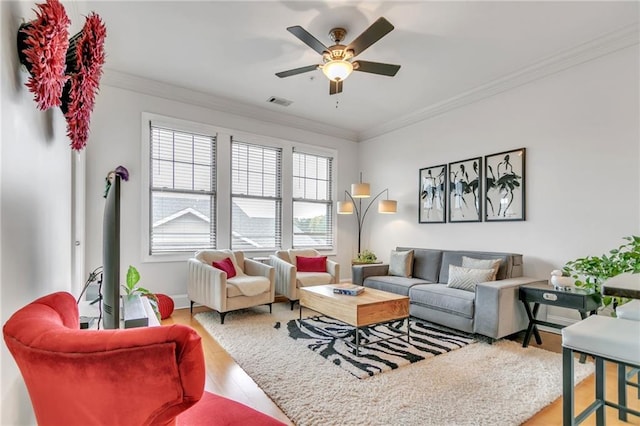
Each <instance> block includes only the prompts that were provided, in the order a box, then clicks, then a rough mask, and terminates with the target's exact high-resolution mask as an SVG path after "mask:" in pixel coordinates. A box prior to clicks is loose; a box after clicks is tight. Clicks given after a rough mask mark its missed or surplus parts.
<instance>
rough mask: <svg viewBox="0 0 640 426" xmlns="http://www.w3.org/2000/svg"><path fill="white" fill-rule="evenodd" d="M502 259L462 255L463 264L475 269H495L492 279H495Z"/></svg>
mask: <svg viewBox="0 0 640 426" xmlns="http://www.w3.org/2000/svg"><path fill="white" fill-rule="evenodd" d="M501 262H502V260H501V259H474V258H472V257H467V256H462V266H463V267H465V268H473V269H493V277H491V280H490V281H495V280H496V276H497V275H498V269H500V263H501Z"/></svg>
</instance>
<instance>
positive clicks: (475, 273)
mask: <svg viewBox="0 0 640 426" xmlns="http://www.w3.org/2000/svg"><path fill="white" fill-rule="evenodd" d="M492 276H493V269H473V268H464V267H462V266H455V265H449V282H448V283H447V287H451V288H457V289H460V290H466V291H476V284H479V283H484V282H487V281H492V280H491V277H492Z"/></svg>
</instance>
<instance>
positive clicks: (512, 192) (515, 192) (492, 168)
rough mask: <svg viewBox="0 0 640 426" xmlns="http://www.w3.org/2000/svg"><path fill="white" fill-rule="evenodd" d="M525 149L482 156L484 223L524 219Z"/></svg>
mask: <svg viewBox="0 0 640 426" xmlns="http://www.w3.org/2000/svg"><path fill="white" fill-rule="evenodd" d="M525 154H526V149H525V148H519V149H514V150H512V151H505V152H500V153H498V154H492V155H487V156H485V157H484V163H485V176H486V177H485V182H486V183H485V192H486V194H485V206H484V209H485V221H487V222H496V221H509V220H525Z"/></svg>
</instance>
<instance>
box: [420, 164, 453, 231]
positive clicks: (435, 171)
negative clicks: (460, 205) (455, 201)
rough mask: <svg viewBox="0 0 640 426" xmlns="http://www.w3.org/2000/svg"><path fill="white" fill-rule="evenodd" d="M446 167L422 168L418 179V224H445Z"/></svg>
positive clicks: (442, 165)
mask: <svg viewBox="0 0 640 426" xmlns="http://www.w3.org/2000/svg"><path fill="white" fill-rule="evenodd" d="M446 191H447V165H446V164H441V165H438V166H432V167H424V168H422V169H420V171H419V177H418V223H446V222H447V192H446Z"/></svg>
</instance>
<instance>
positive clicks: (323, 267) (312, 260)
mask: <svg viewBox="0 0 640 426" xmlns="http://www.w3.org/2000/svg"><path fill="white" fill-rule="evenodd" d="M296 268H298V272H327V256H317V257H304V256H296Z"/></svg>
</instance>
